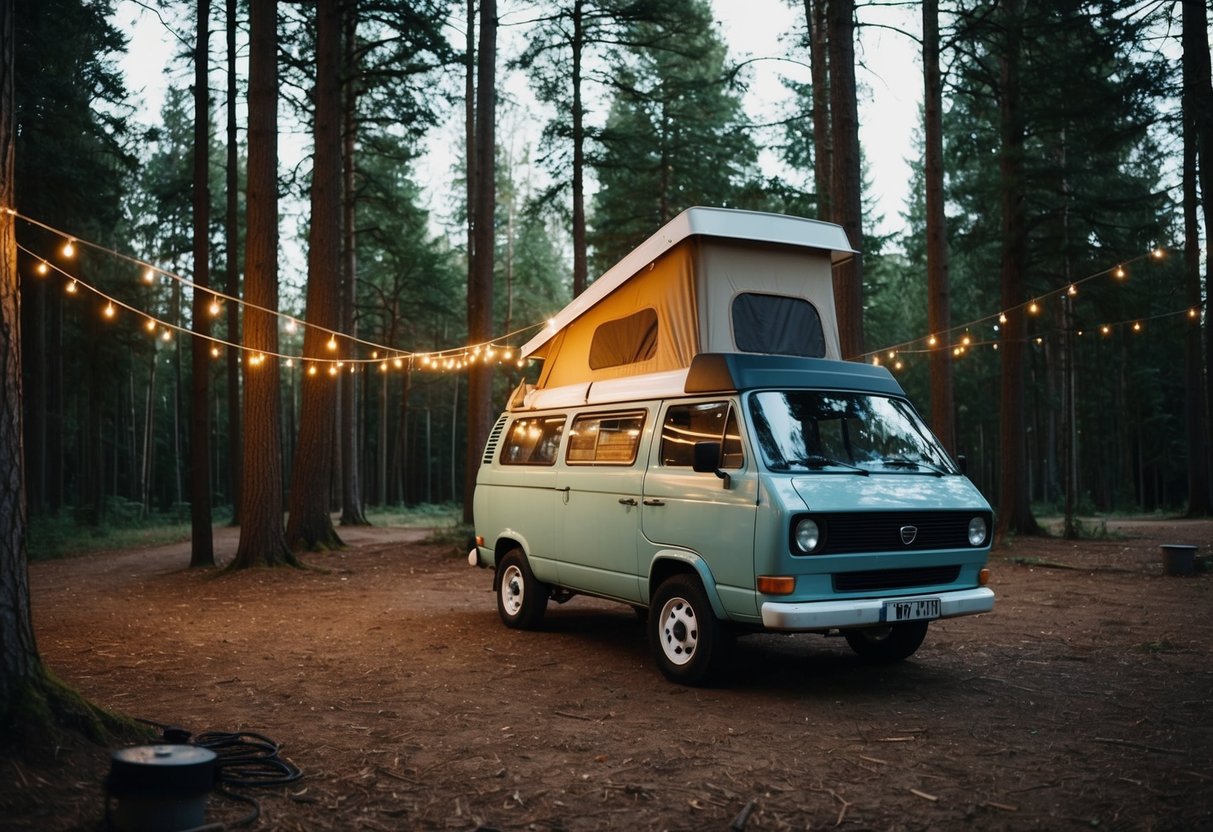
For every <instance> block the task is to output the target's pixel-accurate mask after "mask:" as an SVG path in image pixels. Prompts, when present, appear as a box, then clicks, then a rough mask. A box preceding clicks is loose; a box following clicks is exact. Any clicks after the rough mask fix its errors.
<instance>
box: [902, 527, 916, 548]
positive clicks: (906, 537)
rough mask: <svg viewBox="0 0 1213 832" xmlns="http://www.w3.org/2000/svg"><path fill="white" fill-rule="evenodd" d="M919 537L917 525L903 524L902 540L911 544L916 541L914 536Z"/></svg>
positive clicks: (906, 543)
mask: <svg viewBox="0 0 1213 832" xmlns="http://www.w3.org/2000/svg"><path fill="white" fill-rule="evenodd" d="M916 537H918V527H917V526H902V527H901V542H902V543H904V544H905V545H907V546H909V545H910V544H911V543H913V542H914V538H916Z"/></svg>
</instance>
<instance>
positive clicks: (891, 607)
mask: <svg viewBox="0 0 1213 832" xmlns="http://www.w3.org/2000/svg"><path fill="white" fill-rule="evenodd" d="M924 618H939V599H938V598H915V599H913V600H910V601H885V603H884V615H883V620H885V621H887V622H889V623H892V622H895V621H920V620H922V619H924Z"/></svg>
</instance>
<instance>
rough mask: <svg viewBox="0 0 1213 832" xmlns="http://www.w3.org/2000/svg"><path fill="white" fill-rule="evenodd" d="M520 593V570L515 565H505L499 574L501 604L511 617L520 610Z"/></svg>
mask: <svg viewBox="0 0 1213 832" xmlns="http://www.w3.org/2000/svg"><path fill="white" fill-rule="evenodd" d="M522 593H523V581H522V570H521V569H519V568H518V567H517V566H507V567H506V570H505V573H504V574H503V575H502V576H501V604H502V606H504V607H505V611H506V613H507V614H508V615H510V616H511V617H512V616H515V615H517V614H518V613H519V611H521V610H522Z"/></svg>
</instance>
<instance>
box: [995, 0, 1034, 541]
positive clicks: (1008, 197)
mask: <svg viewBox="0 0 1213 832" xmlns="http://www.w3.org/2000/svg"><path fill="white" fill-rule="evenodd" d="M1004 9H1005V11H1004V20H1005V25H1004V32H1005V38H1006V41H1005V44H1004V47H1003V49H1002V55H1001V56H1000V59H999V60H1000V63H1001V71H1000V77H999V136H1000V141H1001V147H1000V148H999V160H998V166H999V172H1000V176H1001V182H1000V184H999V189H1000V191H1001V195H1000V205H999V208H1000V212H1001V216H1002V267H1001V285H1002V295H1001V296H1002V308H1003V309H1006V310H1008V311H1007V321H1006V323H1005V324H1003V325H1002V330H1001V332H1002V338H1001V344H1000V346H999V352H998V354H999V356H1001V360H1002V376H1001V379H1002V380H1001V384H1000V393H1001V399H1000V401H1001V407H1000V411H999V413H1000V419H999V425H1000V427H999V430H1000V435H1001V440H1000V441H1001V452H1000V459H1001V463H1002V474H1001V477H1000V485H999V490H998V539H999V540H1003V539H1005V537H1006V536H1007V535H1008V534H1009V533H1012V532H1018V533H1019V534H1035V533H1037V532H1039V531H1040V529H1039V527H1038V526H1037V525H1036V520H1035V518H1033V517H1032V511H1031V507H1030V505H1029V503H1028V482H1027V452H1026V448H1025V445H1024V367H1023V356H1024V339H1025V338H1026V337H1027V332H1028V327H1027V321H1026V320H1025V315H1026V310H1025V307H1024V300H1025V289H1024V261H1025V259H1026V232H1025V230H1024V218H1023V154H1024V147H1023V145H1024V121H1023V109H1022V95H1023V91H1022V89H1021V88H1020V80H1019V65H1020V58H1021V55H1020V50H1021V33H1022V25H1023V21H1022V19H1021V13H1022V6H1021V0H1008V2H1006V4H1005V6H1004Z"/></svg>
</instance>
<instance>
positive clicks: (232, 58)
mask: <svg viewBox="0 0 1213 832" xmlns="http://www.w3.org/2000/svg"><path fill="white" fill-rule="evenodd" d="M239 160H240V147H239V144H238V143H237V139H236V0H227V204H226V207H225V217H224V237H225V238H226V239H227V284H226V289H227V296H228V297H230V298H237V297H240V269H239V267H238V266H237V265H236V264H237V263H239V262H240V227H239V188H240V175H239V164H240V161H239ZM227 340H228V342H229V343H232V344H239V343H240V304H238V303H232V302H229V303H228V304H227ZM243 441H244V432H243V431H242V430H241V429H240V351H239V350H237V349H234V348H231V347H229V348H228V349H227V467H228V472H227V476H228V492H227V498H228V501H229V502H231V504H232V525H233V526H237V525H239V524H240V471H241V469H242V467H243V461H242V460H243V452H244V451H243Z"/></svg>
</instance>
